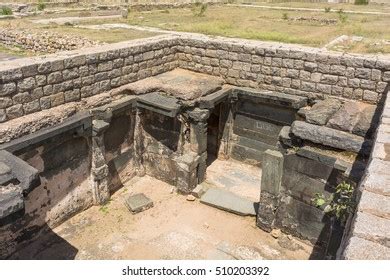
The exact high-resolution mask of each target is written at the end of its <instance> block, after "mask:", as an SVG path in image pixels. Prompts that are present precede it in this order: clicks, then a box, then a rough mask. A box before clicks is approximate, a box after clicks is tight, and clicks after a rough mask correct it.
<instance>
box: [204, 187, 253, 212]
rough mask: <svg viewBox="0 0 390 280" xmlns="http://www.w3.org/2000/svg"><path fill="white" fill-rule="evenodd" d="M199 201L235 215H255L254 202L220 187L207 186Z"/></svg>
mask: <svg viewBox="0 0 390 280" xmlns="http://www.w3.org/2000/svg"><path fill="white" fill-rule="evenodd" d="M200 202H202V203H204V204H207V205H209V206H212V207H216V208H218V209H221V210H225V211H228V212H231V213H234V214H237V215H241V216H256V205H255V203H253V202H252V201H250V200H248V199H245V198H243V197H240V196H238V195H236V194H234V193H232V192H229V191H227V190H224V189H221V188H209V189H208V190H207V191H206V192H205V193H204V194H203V195H202V197H201V199H200Z"/></svg>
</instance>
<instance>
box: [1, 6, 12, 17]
mask: <svg viewBox="0 0 390 280" xmlns="http://www.w3.org/2000/svg"><path fill="white" fill-rule="evenodd" d="M12 14H13V12H12V10H11V8H10V7H7V6H3V7H1V8H0V15H3V16H10V15H12Z"/></svg>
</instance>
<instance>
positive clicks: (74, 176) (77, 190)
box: [0, 132, 93, 259]
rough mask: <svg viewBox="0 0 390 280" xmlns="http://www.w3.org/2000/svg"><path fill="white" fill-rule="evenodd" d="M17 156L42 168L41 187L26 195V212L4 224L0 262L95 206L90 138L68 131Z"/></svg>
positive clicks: (0, 235) (14, 215) (1, 236)
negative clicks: (41, 235)
mask: <svg viewBox="0 0 390 280" xmlns="http://www.w3.org/2000/svg"><path fill="white" fill-rule="evenodd" d="M16 154H17V155H18V156H19V157H20V158H21V159H23V160H25V161H26V162H27V163H28V164H30V165H31V166H34V167H35V168H36V169H38V171H39V175H40V184H39V185H38V186H37V187H35V188H34V189H33V190H31V191H30V192H29V194H28V195H26V196H25V198H24V211H23V213H15V214H13V215H12V217H10V222H9V223H6V224H1V228H0V259H3V258H5V257H7V256H9V255H10V254H11V253H13V252H14V251H17V250H18V249H19V248H21V247H22V246H24V245H25V244H26V243H28V242H31V240H33V239H34V238H36V237H38V236H40V234H41V233H42V232H46V233H47V232H51V229H52V228H54V227H55V226H57V225H59V224H60V223H62V222H64V221H65V220H66V219H68V218H70V217H71V216H73V215H74V214H76V213H78V212H80V211H82V210H85V209H87V208H88V207H90V206H91V205H92V203H93V201H92V195H91V187H90V183H89V174H90V168H91V150H90V140H89V139H88V138H86V137H83V136H79V137H75V134H74V133H73V132H66V133H62V134H60V135H57V136H56V137H54V138H52V139H50V141H46V142H43V143H41V144H40V145H39V146H38V147H35V148H34V147H31V148H29V149H28V150H26V149H25V150H21V151H17V152H16ZM2 222H3V221H2ZM32 258H35V256H32Z"/></svg>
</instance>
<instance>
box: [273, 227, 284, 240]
mask: <svg viewBox="0 0 390 280" xmlns="http://www.w3.org/2000/svg"><path fill="white" fill-rule="evenodd" d="M281 234H282V232H281V231H280V229H273V230H272V231H271V236H272V237H273V238H275V239H278V238H279V237H280V235H281Z"/></svg>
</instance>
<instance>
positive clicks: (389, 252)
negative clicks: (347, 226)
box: [344, 236, 390, 260]
mask: <svg viewBox="0 0 390 280" xmlns="http://www.w3.org/2000/svg"><path fill="white" fill-rule="evenodd" d="M344 259H346V260H389V259H390V248H389V247H386V246H383V245H380V244H378V243H376V242H372V241H369V240H366V239H363V238H359V237H356V236H353V237H351V239H350V240H349V244H348V246H347V248H346V249H345V252H344Z"/></svg>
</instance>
